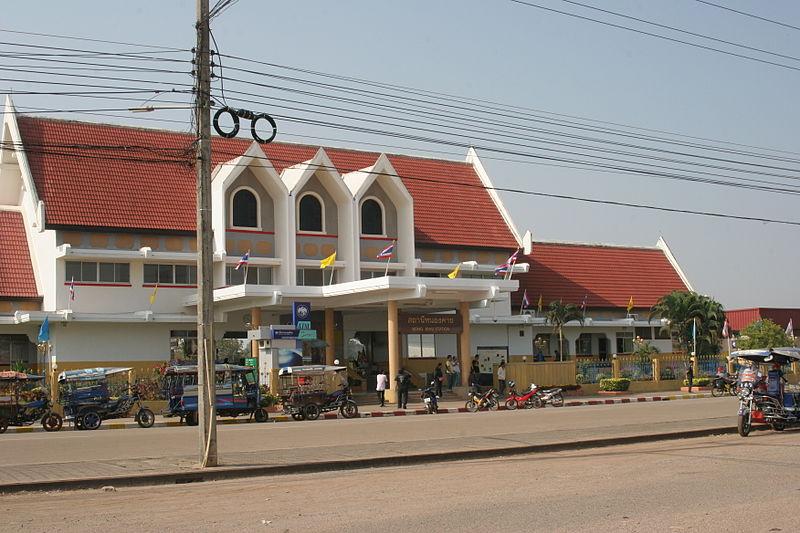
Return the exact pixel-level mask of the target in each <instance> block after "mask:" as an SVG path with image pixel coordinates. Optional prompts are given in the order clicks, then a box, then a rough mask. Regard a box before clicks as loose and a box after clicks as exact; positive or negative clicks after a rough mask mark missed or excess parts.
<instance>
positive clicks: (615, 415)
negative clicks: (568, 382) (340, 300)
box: [0, 398, 736, 483]
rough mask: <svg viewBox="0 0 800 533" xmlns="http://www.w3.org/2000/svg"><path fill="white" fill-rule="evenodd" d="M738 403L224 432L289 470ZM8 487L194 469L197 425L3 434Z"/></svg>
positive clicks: (506, 442) (230, 450) (243, 452)
mask: <svg viewBox="0 0 800 533" xmlns="http://www.w3.org/2000/svg"><path fill="white" fill-rule="evenodd" d="M735 414H736V401H735V399H733V398H718V399H702V400H688V401H686V400H684V401H675V402H657V403H642V404H628V405H614V406H605V405H601V406H592V407H580V408H563V409H555V408H546V409H541V410H529V411H513V412H503V411H501V412H492V413H488V412H482V413H475V414H472V413H461V414H447V415H442V416H413V417H398V418H375V419H356V420H330V421H314V422H295V423H285V424H241V425H235V426H220V431H219V449H220V456H221V460H222V462H223V464H226V465H231V466H237V465H238V466H245V465H253V464H259V465H286V464H297V463H303V462H310V461H319V460H356V459H363V458H370V457H387V456H398V455H409V454H419V453H430V452H449V451H458V450H480V449H489V448H502V447H513V446H521V445H530V444H550V443H561V442H573V441H576V440H584V439H588V438H608V437H614V436H628V435H637V434H642V433H654V432H669V431H687V430H693V429H704V428H709V427H721V426H729V427H732V426H734V425H735ZM0 442H2V450H3V453H2V454H0V483H11V482H25V481H36V480H52V479H70V478H72V479H74V478H88V477H98V476H113V475H129V474H132V473H151V472H163V471H179V470H183V471H185V470H186V469H191V468H192V467H193V465H194V463H196V461H197V458H196V457H197V450H198V449H199V439H198V437H197V429H196V428H188V427H174V428H150V429H141V428H136V429H125V430H117V431H97V432H78V431H62V432H59V433H53V434H49V433H28V434H24V433H23V434H16V435H11V434H9V435H3V436H2V437H0Z"/></svg>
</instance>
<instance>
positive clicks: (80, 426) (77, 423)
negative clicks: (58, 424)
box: [75, 416, 83, 431]
mask: <svg viewBox="0 0 800 533" xmlns="http://www.w3.org/2000/svg"><path fill="white" fill-rule="evenodd" d="M75 429H77V430H79V431H83V417H82V416H76V417H75Z"/></svg>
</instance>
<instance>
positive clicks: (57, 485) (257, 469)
mask: <svg viewBox="0 0 800 533" xmlns="http://www.w3.org/2000/svg"><path fill="white" fill-rule="evenodd" d="M753 429H754V430H758V429H766V426H765V427H764V428H760V427H754V428H753ZM736 432H737V430H736V427H735V426H732V425H731V426H723V427H714V428H705V429H694V430H688V431H680V432H671V433H652V434H645V435H631V436H627V437H606V438H601V439H587V440H583V441H571V442H556V443H550V444H530V445H524V446H511V447H505V448H490V449H484V450H458V451H447V452H432V453H425V454H418V455H407V456H389V457H372V458H367V459H356V460H337V461H317V462H311V463H298V464H292V465H277V466H276V465H256V466H246V467H224V466H223V467H218V468H213V469H209V470H202V471H200V470H197V471H191V472H163V473H151V474H135V475H128V476H103V477H95V478H86V479H60V480H52V481H32V482H23V483H6V484H0V494H8V493H15V492H24V491H50V490H78V489H99V488H100V487H102V486H105V485H113V486H127V487H134V486H152V485H166V484H183V483H200V482H206V481H220V480H225V479H242V478H250V477H258V476H286V475H293V474H309V473H319V472H331V471H343V470H361V469H365V468H380V467H396V466H410V465H420V464H427V463H440V462H449V461H466V460H475V459H488V458H495V457H505V456H510V455H524V454H530V453H545V452H551V453H552V452H561V451H571V450H578V449H584V448H603V447H608V446H618V445H622V444H639V443H645V442H658V441H664V440H677V439H689V438H698V437H709V436H713V435H724V434H731V433H736Z"/></svg>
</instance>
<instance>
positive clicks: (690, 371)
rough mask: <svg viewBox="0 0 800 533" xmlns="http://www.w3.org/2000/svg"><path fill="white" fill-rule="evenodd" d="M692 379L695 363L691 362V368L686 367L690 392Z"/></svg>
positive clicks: (690, 390)
mask: <svg viewBox="0 0 800 533" xmlns="http://www.w3.org/2000/svg"><path fill="white" fill-rule="evenodd" d="M692 381H694V365H693V364H692V363H689V368H687V369H686V383H687V384H688V385H689V392H692Z"/></svg>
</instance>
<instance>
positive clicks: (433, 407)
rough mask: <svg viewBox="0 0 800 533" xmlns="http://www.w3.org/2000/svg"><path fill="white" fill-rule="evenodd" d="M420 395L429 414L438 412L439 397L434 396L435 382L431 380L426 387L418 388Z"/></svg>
mask: <svg viewBox="0 0 800 533" xmlns="http://www.w3.org/2000/svg"><path fill="white" fill-rule="evenodd" d="M420 393H421V394H420V396H421V398H422V403H423V404H424V405H425V410H426V411H428V414H429V415H433V414H436V413H438V412H439V398H438V397H437V396H436V382H435V381H431V384H430V385H428V386H427V387H425V388H423V389H420Z"/></svg>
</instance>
